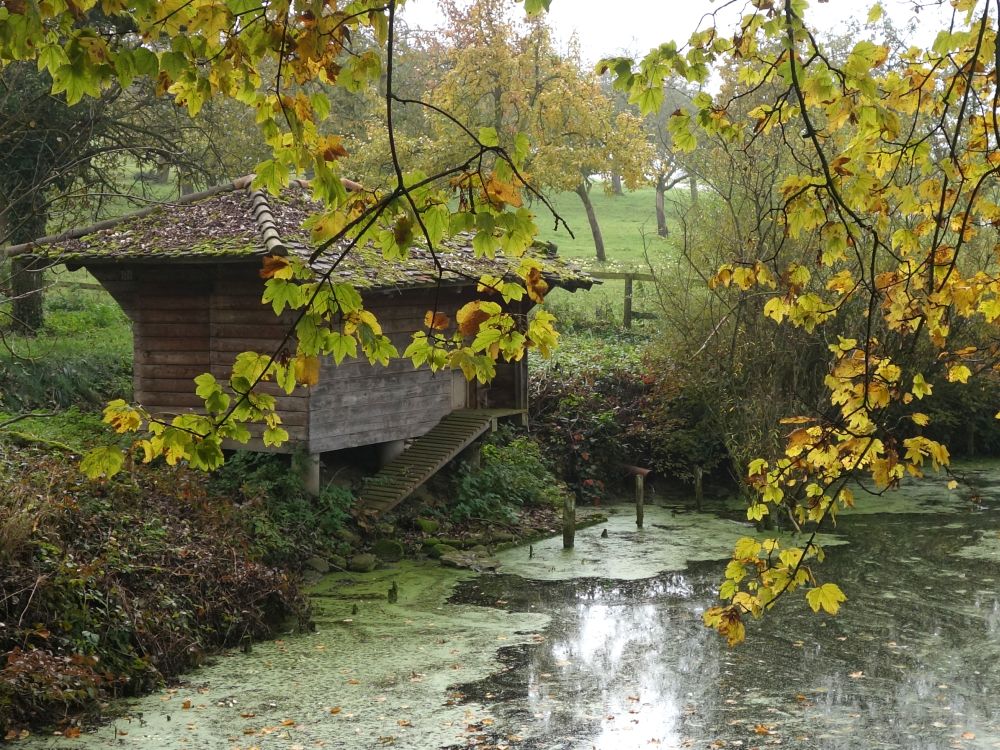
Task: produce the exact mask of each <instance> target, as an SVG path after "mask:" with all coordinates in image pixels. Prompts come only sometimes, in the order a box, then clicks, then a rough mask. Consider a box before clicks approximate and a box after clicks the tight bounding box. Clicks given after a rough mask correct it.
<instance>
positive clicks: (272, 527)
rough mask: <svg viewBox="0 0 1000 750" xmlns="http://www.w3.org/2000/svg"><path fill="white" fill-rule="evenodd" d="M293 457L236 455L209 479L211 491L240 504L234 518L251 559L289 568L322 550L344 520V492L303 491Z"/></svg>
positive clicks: (349, 498) (333, 488)
mask: <svg viewBox="0 0 1000 750" xmlns="http://www.w3.org/2000/svg"><path fill="white" fill-rule="evenodd" d="M299 460H302V457H299V456H296V457H294V458H293V459H292V461H291V462H290V461H289V459H288V457H287V456H278V455H275V454H271V453H252V452H249V451H241V452H238V453H236V454H235V455H233V456H231V457H230V458H229V459H228V460H227V461H226V463H225V465H224V466H223V467H222V468H221V469H219V471H217V472H216V473H215V474H214V475H213V477H212V480H211V486H212V488H213V490H214V491H215V492H219V493H221V494H225V495H227V496H229V497H231V498H233V499H234V500H235V501H236V502H238V503H240V514H239V515H240V518H241V519H242V522H243V524H244V526H245V527H246V528H247V530H248V531H249V532H250V535H251V537H252V539H253V546H254V552H255V554H257V555H259V556H260V557H261V558H262V559H264V560H265V561H267V562H269V563H272V564H285V563H294V562H298V561H301V560H303V559H304V558H306V557H308V556H309V555H310V554H312V553H313V552H316V551H322V550H324V549H326V548H327V547H328V546H329V544H330V543H331V542H330V538H331V535H332V534H333V532H334V531H336V530H337V529H339V528H340V527H341V526H343V525H344V523H345V522H346V521H347V520H348V518H350V509H351V506H352V504H353V503H354V496H353V494H352V493H351V491H350V490H348V489H346V488H344V487H340V486H337V485H333V484H330V485H327V486H326V487H324V488H323V489H322V491H321V492H320V494H319V496H318V497H314V496H312V495H310V494H309V493H308V492H306V490H305V487H304V486H303V484H302V479H301V472H300V471H299V470H298V468H297V466H296V463H297V462H298V461H299Z"/></svg>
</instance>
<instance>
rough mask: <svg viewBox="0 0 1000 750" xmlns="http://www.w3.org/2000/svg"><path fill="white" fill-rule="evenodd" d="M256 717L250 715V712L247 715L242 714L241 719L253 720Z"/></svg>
mask: <svg viewBox="0 0 1000 750" xmlns="http://www.w3.org/2000/svg"><path fill="white" fill-rule="evenodd" d="M256 715H257V714H254V713H250V712H249V711H248V712H247V713H245V714H240V718H243V719H252V718H254V717H255V716H256Z"/></svg>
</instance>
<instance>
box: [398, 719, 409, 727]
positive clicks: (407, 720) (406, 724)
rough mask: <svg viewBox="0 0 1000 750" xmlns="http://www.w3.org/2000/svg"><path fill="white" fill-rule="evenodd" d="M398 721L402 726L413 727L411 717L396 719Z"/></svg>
mask: <svg viewBox="0 0 1000 750" xmlns="http://www.w3.org/2000/svg"><path fill="white" fill-rule="evenodd" d="M396 723H397V724H399V726H401V727H412V726H413V722H412V721H410V720H409V719H399V720H397V721H396Z"/></svg>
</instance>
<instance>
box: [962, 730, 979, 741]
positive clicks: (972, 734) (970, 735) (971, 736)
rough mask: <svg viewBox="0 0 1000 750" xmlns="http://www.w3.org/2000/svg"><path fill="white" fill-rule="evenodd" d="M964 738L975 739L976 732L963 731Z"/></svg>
mask: <svg viewBox="0 0 1000 750" xmlns="http://www.w3.org/2000/svg"><path fill="white" fill-rule="evenodd" d="M962 739H963V740H974V739H976V733H975V732H962Z"/></svg>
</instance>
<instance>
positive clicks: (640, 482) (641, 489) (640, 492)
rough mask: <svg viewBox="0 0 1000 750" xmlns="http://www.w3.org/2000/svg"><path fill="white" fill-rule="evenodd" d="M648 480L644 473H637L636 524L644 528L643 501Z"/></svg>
mask: <svg viewBox="0 0 1000 750" xmlns="http://www.w3.org/2000/svg"><path fill="white" fill-rule="evenodd" d="M645 494H646V480H645V477H644V475H643V474H641V473H636V475H635V525H636V526H637V527H638V528H640V529H641V528H642V516H643V510H644V509H643V503H644V502H645V500H646V498H645Z"/></svg>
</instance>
